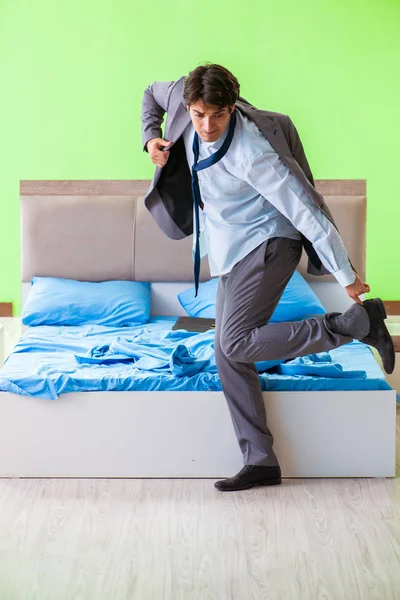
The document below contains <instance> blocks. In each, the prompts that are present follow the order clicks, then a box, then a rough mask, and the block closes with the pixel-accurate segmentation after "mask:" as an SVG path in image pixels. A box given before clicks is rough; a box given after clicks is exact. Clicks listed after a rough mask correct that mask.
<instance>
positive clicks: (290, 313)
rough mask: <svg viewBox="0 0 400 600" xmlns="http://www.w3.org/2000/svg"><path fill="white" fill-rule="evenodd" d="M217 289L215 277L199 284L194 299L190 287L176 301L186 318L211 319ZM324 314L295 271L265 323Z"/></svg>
mask: <svg viewBox="0 0 400 600" xmlns="http://www.w3.org/2000/svg"><path fill="white" fill-rule="evenodd" d="M217 286H218V277H213V278H212V279H210V280H209V281H205V282H202V283H200V285H199V291H198V294H197V298H195V297H194V295H195V288H194V287H192V288H190V289H188V290H185V291H184V292H181V293H180V294H178V300H179V302H180V304H181V306H182V307H183V308H184V309H185V310H186V312H187V314H188V315H189V316H190V317H207V318H209V319H215V306H216V301H217ZM326 312H327V310H326V308H325V307H324V306H323V304H322V303H321V301H320V299H319V298H318V296H316V294H315V293H314V292H313V290H312V288H311V287H310V285H309V284H308V283H307V281H306V280H305V279H304V277H303V276H302V275H301V274H300V273H299V272H298V271H297V270H296V271H295V272H294V273H293V275H292V277H291V278H290V279H289V281H288V283H287V285H286V288H285V291H284V292H283V294H282V296H281V299H280V300H279V302H278V305H277V307H276V308H275V310H274V312H273V314H272V316H271V319H270V321H269V322H270V323H280V322H283V321H301V320H302V319H308V318H310V317H312V316H313V315H323V314H325V313H326Z"/></svg>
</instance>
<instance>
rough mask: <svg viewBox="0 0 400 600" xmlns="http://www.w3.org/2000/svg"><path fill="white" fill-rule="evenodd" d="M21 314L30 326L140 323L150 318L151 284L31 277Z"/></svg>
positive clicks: (25, 323) (113, 325)
mask: <svg viewBox="0 0 400 600" xmlns="http://www.w3.org/2000/svg"><path fill="white" fill-rule="evenodd" d="M21 317H22V323H23V324H24V325H29V326H36V325H83V324H85V323H92V324H96V325H107V326H109V327H129V326H134V325H140V324H142V323H147V322H148V321H149V318H150V283H148V282H141V281H102V282H100V283H93V282H90V281H76V280H74V279H61V278H57V277H33V279H32V287H31V289H30V291H29V294H28V297H27V300H26V302H25V305H24V307H23V310H22V315H21Z"/></svg>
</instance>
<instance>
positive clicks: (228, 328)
mask: <svg viewBox="0 0 400 600" xmlns="http://www.w3.org/2000/svg"><path fill="white" fill-rule="evenodd" d="M301 249H302V247H301V242H300V241H299V240H291V239H289V238H283V237H275V238H270V239H268V240H265V241H264V242H263V243H262V244H260V245H259V246H257V248H255V249H254V250H252V251H251V252H250V253H249V254H248V255H247V256H245V257H244V258H243V259H242V260H240V261H239V262H238V263H236V264H235V265H234V267H233V268H232V270H231V271H230V272H229V273H227V274H226V275H221V276H220V277H219V280H218V289H217V305H216V316H215V342H214V351H215V362H216V365H217V369H218V374H219V378H220V381H221V386H222V390H223V392H224V395H225V398H226V401H227V403H228V408H229V411H230V415H231V418H232V423H233V427H234V430H235V433H236V437H237V439H238V443H239V446H240V449H241V451H242V453H243V459H244V464H245V465H246V464H250V465H265V466H276V465H278V464H279V463H278V460H277V457H276V455H275V453H274V451H273V449H272V445H273V436H272V434H271V432H270V430H269V429H268V427H267V420H266V412H265V405H264V400H263V397H262V391H261V385H260V380H259V375H258V372H257V369H256V367H255V365H254V363H255V362H258V361H263V360H274V359H292V358H296V357H297V356H305V355H308V354H312V353H314V352H323V351H327V350H331V349H332V348H337V347H338V346H342V345H343V344H348V343H349V342H352V341H353V338H351V337H348V336H344V335H341V334H338V333H334V332H333V331H332V330H331V328H330V325H329V320H327V318H326V317H327V316H329V314H332V313H328V315H323V316H322V317H319V318H318V317H315V318H310V319H304V320H303V321H298V322H286V323H269V319H270V318H271V315H272V313H273V312H274V310H275V308H276V306H277V304H278V302H279V299H280V297H281V296H282V294H283V292H284V290H285V287H286V284H287V283H288V281H289V279H290V278H291V276H292V275H293V272H294V271H295V269H296V267H297V265H298V263H299V261H300V258H301ZM334 314H338V313H334Z"/></svg>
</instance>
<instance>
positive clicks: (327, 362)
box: [273, 352, 367, 379]
mask: <svg viewBox="0 0 400 600" xmlns="http://www.w3.org/2000/svg"><path fill="white" fill-rule="evenodd" d="M273 371H274V373H280V374H281V375H320V377H341V378H342V377H347V378H349V379H366V377H367V373H366V371H356V370H354V371H345V370H344V369H343V367H342V365H341V364H339V363H334V362H332V357H331V356H330V354H329V353H328V352H319V353H318V354H308V355H307V356H299V357H297V358H294V359H292V360H290V361H289V362H285V363H282V364H280V365H277V366H276V367H274V369H273Z"/></svg>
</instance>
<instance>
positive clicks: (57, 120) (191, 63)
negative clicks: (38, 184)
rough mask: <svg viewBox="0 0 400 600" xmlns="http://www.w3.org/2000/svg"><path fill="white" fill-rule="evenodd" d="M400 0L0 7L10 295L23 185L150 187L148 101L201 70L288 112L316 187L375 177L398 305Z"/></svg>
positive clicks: (375, 231)
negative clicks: (107, 182)
mask: <svg viewBox="0 0 400 600" xmlns="http://www.w3.org/2000/svg"><path fill="white" fill-rule="evenodd" d="M399 59H400V3H399V2H398V0H374V1H373V0H356V1H352V2H349V1H348V0H347V1H346V2H345V1H344V0H336V1H335V2H325V1H323V0H308V1H303V2H302V1H299V0H286V1H285V2H276V1H275V0H274V1H272V0H271V1H269V0H258V1H257V0H253V2H251V3H248V2H247V3H246V2H242V0H230V1H229V2H228V1H218V0H196V1H193V0H186V1H185V2H178V1H177V0H170V1H169V2H165V1H164V0H163V1H161V0H152V2H143V1H141V2H135V1H134V0H108V1H106V0H68V1H66V0H64V1H62V0H58V1H57V2H55V1H54V0H36V1H34V0H0V76H1V79H0V81H1V94H0V119H1V123H0V124H1V131H0V136H1V138H0V165H1V166H0V173H1V177H0V253H1V263H0V265H1V266H0V269H1V271H0V302H1V301H3V302H6V301H12V302H14V310H15V313H16V314H19V311H20V299H19V294H20V266H19V265H20V250H19V248H20V238H19V180H20V179H137V178H140V179H143V178H144V179H150V178H151V176H152V173H153V166H152V163H151V162H150V160H149V158H148V155H147V154H144V153H142V150H141V137H140V129H141V123H140V106H141V100H142V94H143V90H144V88H145V87H146V86H147V85H148V84H149V83H151V82H152V81H157V80H158V81H160V80H161V81H162V80H171V79H176V78H178V77H180V76H181V75H184V74H187V73H188V72H189V71H190V70H191V69H193V68H194V67H195V66H197V65H198V64H201V63H203V62H205V61H212V62H217V63H221V64H223V65H225V66H226V67H227V68H229V69H230V70H231V71H232V72H233V73H234V74H235V75H236V76H237V77H238V79H239V81H240V83H241V93H242V95H243V96H244V97H246V98H247V99H248V100H250V101H251V102H252V103H253V104H255V105H256V106H258V107H260V108H264V109H268V110H273V111H278V112H283V113H286V114H289V115H290V117H291V118H292V120H293V121H294V123H295V124H296V126H297V128H298V131H299V133H300V136H301V138H302V141H303V144H304V147H305V150H306V154H307V156H308V159H309V162H310V165H311V169H312V171H313V174H314V177H315V178H316V179H331V178H335V179H336V178H337V179H347V178H349V179H364V178H365V179H367V194H368V213H367V283H369V285H370V286H371V294H369V296H372V297H374V296H380V297H382V298H384V299H392V300H395V299H400V277H397V276H396V274H397V273H398V264H399V262H400V260H399V259H400V244H399V243H398V241H397V238H398V232H399V225H400V197H399V196H400V194H399V191H398V190H399V183H398V178H397V174H398V172H399V170H400V166H399V155H400V152H399V138H400V131H399V129H400V126H399V112H400V84H399V76H398V74H399V71H400V60H399Z"/></svg>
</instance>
